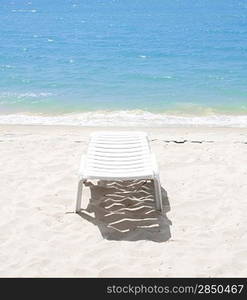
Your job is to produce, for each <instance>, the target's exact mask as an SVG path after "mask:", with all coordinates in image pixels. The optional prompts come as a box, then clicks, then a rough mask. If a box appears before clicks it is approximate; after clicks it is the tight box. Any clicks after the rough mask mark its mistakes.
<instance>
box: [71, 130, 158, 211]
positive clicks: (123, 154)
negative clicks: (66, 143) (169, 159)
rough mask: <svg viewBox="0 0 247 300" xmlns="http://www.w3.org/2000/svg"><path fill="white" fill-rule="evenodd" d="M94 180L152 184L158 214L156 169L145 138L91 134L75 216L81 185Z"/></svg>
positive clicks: (78, 204) (142, 135)
mask: <svg viewBox="0 0 247 300" xmlns="http://www.w3.org/2000/svg"><path fill="white" fill-rule="evenodd" d="M88 179H98V180H109V181H113V180H131V179H147V180H153V182H154V191H155V203H156V208H157V210H159V211H161V210H162V199H161V185H160V179H159V173H158V167H157V164H156V160H155V157H154V154H153V153H152V152H151V148H150V144H149V140H148V136H147V134H146V133H145V132H139V131H98V132H94V133H92V134H91V137H90V142H89V146H88V151H87V155H86V156H83V157H82V160H81V166H80V170H79V183H78V191H77V201H76V212H79V211H80V210H81V198H82V188H83V184H84V183H85V182H86V181H87V180H88Z"/></svg>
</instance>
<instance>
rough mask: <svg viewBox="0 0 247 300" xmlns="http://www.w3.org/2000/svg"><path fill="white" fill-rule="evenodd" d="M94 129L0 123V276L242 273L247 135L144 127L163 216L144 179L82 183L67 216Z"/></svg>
mask: <svg viewBox="0 0 247 300" xmlns="http://www.w3.org/2000/svg"><path fill="white" fill-rule="evenodd" d="M101 129H102V128H101ZM93 130H97V128H82V127H65V126H57V127H56V126H1V127H0V149H1V152H0V153H1V156H0V190H1V197H0V276H1V277H27V276H29V277H30V276H31V277H75V276H80V277H240V276H243V277H246V276H247V260H246V257H247V231H246V228H247V129H237V128H235V129H234V128H155V129H147V130H146V129H145V130H146V131H147V132H148V133H149V135H150V138H151V145H152V148H153V151H154V152H155V154H156V156H157V160H158V162H159V164H160V175H161V182H162V187H163V202H164V206H165V214H164V216H161V215H160V214H158V213H157V212H156V211H155V210H154V206H153V188H152V184H151V183H150V182H147V183H146V182H143V181H139V182H125V183H124V182H115V183H112V182H110V183H104V182H99V183H98V184H97V183H88V186H87V188H86V189H85V193H84V200H83V207H84V208H85V210H82V212H81V214H80V215H79V214H75V213H73V211H74V208H75V196H76V189H77V170H78V167H79V161H80V156H81V154H82V153H84V152H85V151H86V149H87V143H88V134H89V133H90V132H91V131H93ZM131 130H133V129H131ZM89 199H90V200H89ZM136 208H138V209H136Z"/></svg>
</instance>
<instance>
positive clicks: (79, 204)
mask: <svg viewBox="0 0 247 300" xmlns="http://www.w3.org/2000/svg"><path fill="white" fill-rule="evenodd" d="M84 182H85V181H84V180H80V181H79V182H78V189H77V199H76V209H75V212H76V213H77V212H79V211H80V210H81V198H82V188H83V183H84Z"/></svg>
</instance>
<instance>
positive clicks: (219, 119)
mask: <svg viewBox="0 0 247 300" xmlns="http://www.w3.org/2000/svg"><path fill="white" fill-rule="evenodd" d="M0 124H20V125H21V124H23V125H28V124H36V125H72V126H110V127H111V126H120V127H122V126H138V127H139V126H140V127H182V126H183V127H184V126H188V127H197V126H208V127H214V126H218V127H243V128H245V127H247V115H242V116H240V115H239V116H235V115H208V116H176V115H168V114H155V113H150V112H145V111H111V112H109V111H93V112H83V113H72V114H63V115H44V114H28V113H27V114H23V113H22V114H5V115H0Z"/></svg>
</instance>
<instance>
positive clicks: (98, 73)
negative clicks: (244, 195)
mask: <svg viewBox="0 0 247 300" xmlns="http://www.w3.org/2000/svg"><path fill="white" fill-rule="evenodd" d="M246 36H247V2H246V1H245V0H239V1H237V0H227V1H226V0H215V1H206V0H177V1H176V0H115V1H113V0H104V1H103V0H101V1H99V0H81V1H79V0H71V1H70V0H59V1H58V0H53V1H48V0H29V1H26V0H25V1H24V0H18V1H17V0H16V1H13V0H10V1H9V0H1V2H0V113H1V114H2V115H4V114H5V115H6V114H16V113H19V114H20V113H29V114H36V113H42V114H45V115H46V114H54V115H61V114H64V113H77V114H78V113H91V112H95V113H98V111H107V112H112V111H113V112H114V111H115V112H121V113H123V112H124V111H129V112H130V114H133V113H134V112H135V111H138V113H139V114H140V113H142V112H148V113H151V114H152V118H153V114H154V115H155V114H165V115H175V116H176V115H178V116H180V115H196V116H197V115H198V116H205V115H206V116H208V115H212V114H213V115H215V114H216V115H221V114H223V115H247V38H246ZM91 117H92V115H91Z"/></svg>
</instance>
